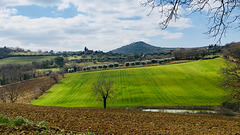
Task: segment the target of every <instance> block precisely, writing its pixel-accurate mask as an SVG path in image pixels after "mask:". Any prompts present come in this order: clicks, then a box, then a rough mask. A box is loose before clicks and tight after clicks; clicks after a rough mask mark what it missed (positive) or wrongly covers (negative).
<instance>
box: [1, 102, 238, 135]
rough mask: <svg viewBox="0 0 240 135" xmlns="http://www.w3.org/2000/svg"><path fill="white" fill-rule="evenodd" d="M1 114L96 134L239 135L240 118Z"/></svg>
mask: <svg viewBox="0 0 240 135" xmlns="http://www.w3.org/2000/svg"><path fill="white" fill-rule="evenodd" d="M0 108H1V109H0V114H3V115H5V116H8V117H17V116H22V117H24V118H27V119H29V120H31V121H34V122H36V123H37V122H40V121H45V122H46V123H47V124H48V125H50V126H52V127H58V128H60V129H64V130H68V131H78V132H83V133H85V132H93V133H96V134H191V135H192V134H240V118H233V117H228V116H222V115H216V114H170V113H155V112H142V111H139V110H123V109H121V108H107V109H106V110H104V109H102V108H64V107H43V106H33V105H26V104H9V103H7V104H6V103H5V104H1V103H0Z"/></svg>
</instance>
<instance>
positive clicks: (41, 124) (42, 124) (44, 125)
mask: <svg viewBox="0 0 240 135" xmlns="http://www.w3.org/2000/svg"><path fill="white" fill-rule="evenodd" d="M37 126H40V127H46V128H48V125H47V123H46V122H45V121H41V122H39V123H38V124H37Z"/></svg>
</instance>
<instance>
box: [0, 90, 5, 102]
mask: <svg viewBox="0 0 240 135" xmlns="http://www.w3.org/2000/svg"><path fill="white" fill-rule="evenodd" d="M0 100H2V102H6V90H5V89H4V88H3V87H0Z"/></svg>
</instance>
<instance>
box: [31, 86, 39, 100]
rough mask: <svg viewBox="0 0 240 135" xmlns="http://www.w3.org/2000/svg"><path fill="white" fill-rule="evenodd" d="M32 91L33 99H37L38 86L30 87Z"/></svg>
mask: <svg viewBox="0 0 240 135" xmlns="http://www.w3.org/2000/svg"><path fill="white" fill-rule="evenodd" d="M32 92H33V95H34V99H38V97H39V87H38V86H35V87H34V88H33V89H32Z"/></svg>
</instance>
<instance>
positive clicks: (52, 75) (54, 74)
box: [50, 72, 58, 83]
mask: <svg viewBox="0 0 240 135" xmlns="http://www.w3.org/2000/svg"><path fill="white" fill-rule="evenodd" d="M50 78H52V79H53V80H54V81H55V83H58V73H56V72H52V73H51V74H50Z"/></svg>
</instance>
